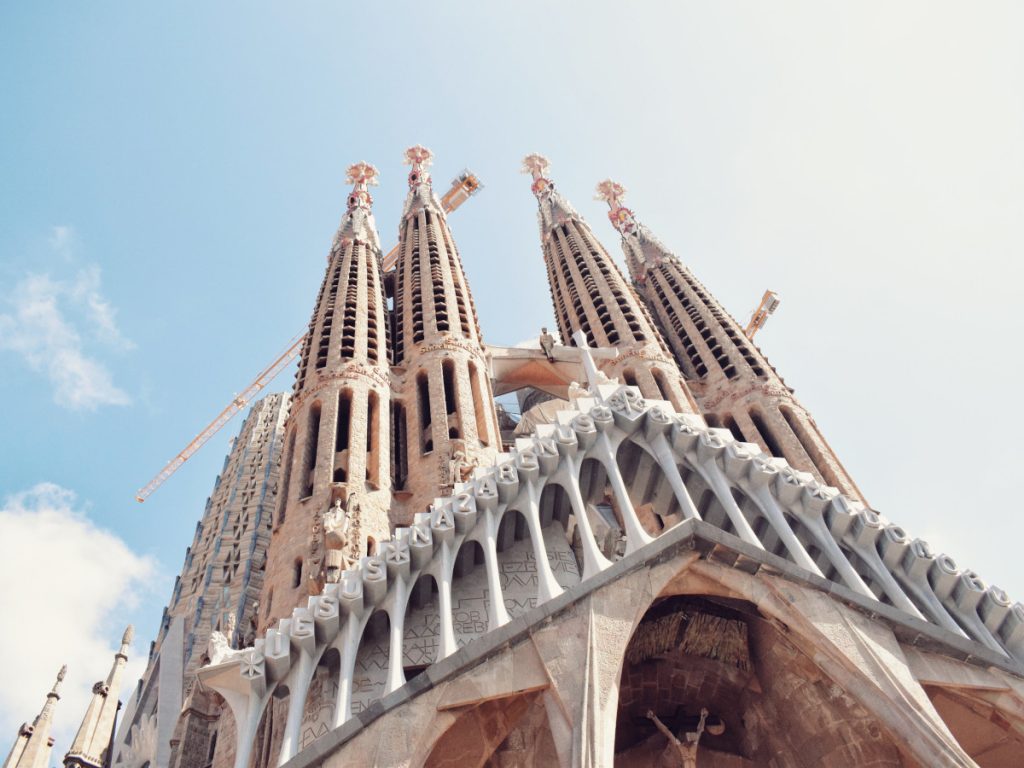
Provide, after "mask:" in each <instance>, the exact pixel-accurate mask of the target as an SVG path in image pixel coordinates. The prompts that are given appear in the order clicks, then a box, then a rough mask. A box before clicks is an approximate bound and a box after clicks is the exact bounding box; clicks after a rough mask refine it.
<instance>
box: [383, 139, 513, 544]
mask: <svg viewBox="0 0 1024 768" xmlns="http://www.w3.org/2000/svg"><path fill="white" fill-rule="evenodd" d="M432 157H433V155H432V154H431V152H430V150H428V149H426V148H424V147H421V146H415V147H411V148H409V149H408V150H406V153H405V159H406V162H407V163H408V164H409V165H411V166H412V170H411V171H410V172H409V194H408V196H407V197H406V200H405V207H404V208H403V210H402V221H401V223H400V225H399V246H398V262H397V265H396V267H395V289H394V291H395V309H394V326H393V329H392V331H393V348H392V361H393V363H394V366H395V367H394V376H395V381H396V391H399V392H401V396H400V397H399V398H398V400H397V401H396V403H395V407H394V431H393V435H392V439H393V446H394V447H393V451H394V468H393V472H394V491H395V501H396V505H395V509H394V512H393V522H395V523H401V524H408V523H409V522H411V520H412V515H413V514H415V513H416V512H423V511H424V510H426V508H427V507H428V506H429V504H430V503H431V502H432V501H433V500H434V498H435V497H437V496H438V495H440V493H441V491H442V490H443V489H445V488H447V489H448V490H450V489H451V486H452V485H453V484H454V483H455V482H458V481H459V480H460V479H461V477H462V476H464V475H466V474H467V473H468V471H469V469H470V468H471V467H472V466H473V465H475V464H480V463H486V462H488V461H489V460H490V459H491V458H493V456H494V455H495V454H496V452H497V450H499V449H500V440H501V438H500V434H499V431H498V419H497V415H496V413H495V410H494V398H493V396H492V394H491V382H490V377H489V375H488V370H489V366H488V364H487V358H486V355H485V352H484V347H483V341H482V339H481V335H480V326H479V323H478V321H477V316H476V308H475V307H474V306H473V296H472V294H471V293H470V290H469V283H468V281H467V280H466V275H465V273H464V272H463V270H462V261H461V260H460V259H459V253H458V251H457V250H456V249H455V241H454V239H453V238H452V235H451V232H450V230H449V229H448V222H447V219H446V218H445V213H444V209H443V208H442V206H441V201H440V200H439V199H438V198H437V195H435V194H434V190H433V186H432V183H431V179H430V174H429V172H428V170H427V169H428V167H429V165H430V161H431V159H432Z"/></svg>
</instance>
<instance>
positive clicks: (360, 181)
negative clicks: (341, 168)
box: [345, 161, 379, 211]
mask: <svg viewBox="0 0 1024 768" xmlns="http://www.w3.org/2000/svg"><path fill="white" fill-rule="evenodd" d="M378 176H379V174H378V172H377V169H376V168H375V167H374V166H372V165H370V164H369V163H367V162H365V161H361V162H358V163H353V164H352V165H350V166H349V167H348V171H347V172H346V174H345V179H346V180H347V181H348V183H349V184H352V185H354V186H353V188H352V192H351V194H349V196H348V209H349V210H350V211H351V210H354V209H355V208H369V207H370V206H372V205H373V197H372V196H371V195H370V193H369V192H368V191H367V189H366V187H367V186H369V185H371V184H372V185H374V186H376V185H377V177H378Z"/></svg>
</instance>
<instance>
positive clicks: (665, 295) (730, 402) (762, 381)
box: [597, 179, 864, 501]
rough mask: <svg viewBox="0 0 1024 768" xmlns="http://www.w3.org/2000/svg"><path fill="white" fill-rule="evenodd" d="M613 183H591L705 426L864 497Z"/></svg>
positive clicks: (767, 368) (789, 393) (786, 391)
mask: <svg viewBox="0 0 1024 768" xmlns="http://www.w3.org/2000/svg"><path fill="white" fill-rule="evenodd" d="M624 192H625V190H624V188H623V187H622V186H621V185H620V184H617V183H615V182H614V181H611V180H610V179H609V180H606V181H603V182H601V183H600V184H598V185H597V195H598V197H599V198H601V199H603V200H605V201H606V202H607V203H608V206H609V208H610V210H609V213H608V218H609V220H610V221H611V223H612V226H614V227H615V228H616V229H617V230H618V231H619V232H620V233H621V235H622V248H623V250H624V251H625V254H626V264H627V265H628V267H629V272H630V275H631V276H632V278H633V282H634V284H635V285H636V287H637V290H638V291H639V293H640V296H641V297H642V298H643V300H644V303H645V304H646V305H647V306H648V307H649V308H650V310H651V312H652V314H653V315H654V317H655V318H656V320H657V322H658V324H659V325H660V326H661V328H662V331H663V332H664V335H665V338H666V339H668V341H669V344H670V345H671V347H672V350H673V352H674V353H675V356H676V360H677V361H678V363H679V366H680V368H682V370H683V372H684V373H685V374H686V376H687V378H688V383H689V386H690V389H691V391H692V392H693V393H694V395H695V396H696V397H697V402H698V404H699V405H700V409H701V412H702V413H703V414H704V418H705V419H706V420H707V422H708V425H709V426H713V427H725V428H727V429H729V430H730V431H731V432H732V433H733V435H735V437H736V439H738V440H742V441H745V442H750V443H756V444H758V445H759V446H761V447H762V448H763V449H764V450H766V451H768V452H769V453H771V454H772V455H773V456H777V457H779V458H784V459H786V461H788V462H789V464H790V465H791V466H793V467H796V468H797V469H800V470H803V471H805V472H810V473H812V474H813V475H814V476H815V478H817V479H818V480H819V481H821V482H824V483H825V484H826V485H830V486H833V487H835V488H838V489H839V490H840V491H842V492H843V493H844V494H846V495H847V496H850V497H851V498H854V499H857V500H859V501H864V499H863V496H862V495H861V493H860V490H859V489H858V488H857V485H856V483H854V482H853V479H852V478H851V477H850V476H849V474H848V473H847V472H846V469H845V468H844V467H843V465H842V463H841V462H840V461H839V459H838V457H837V456H836V455H835V453H834V452H833V451H832V448H831V447H830V446H829V444H828V442H827V441H826V440H825V438H824V437H823V436H822V434H821V432H820V431H819V430H818V426H817V424H815V422H814V419H813V418H812V417H811V415H810V413H808V412H807V410H806V409H805V408H804V407H803V406H802V405H800V403H799V402H798V401H797V399H796V398H795V397H793V390H792V389H790V388H789V387H787V386H786V385H785V384H784V383H783V381H782V379H781V378H780V376H779V375H778V374H777V373H776V372H775V369H774V368H772V366H771V365H770V364H769V363H768V360H767V359H766V358H765V356H764V355H763V354H761V351H760V350H759V349H758V348H757V347H756V346H754V344H753V343H752V342H751V341H750V339H748V338H747V337H746V335H745V334H744V332H743V329H742V327H741V326H740V325H739V323H737V322H736V320H735V319H733V317H732V316H731V315H730V314H729V313H728V312H726V311H725V309H724V308H723V307H722V305H721V304H719V302H718V301H717V299H715V297H714V296H712V295H711V293H710V292H709V291H708V290H707V289H706V288H705V287H704V286H703V285H701V283H700V282H699V281H698V280H697V278H695V277H694V276H693V273H692V272H691V271H690V270H689V269H688V268H687V267H686V266H684V265H683V263H682V262H681V261H680V260H679V259H678V258H676V256H674V255H673V254H672V253H671V252H670V251H669V250H668V248H666V247H665V246H664V245H663V244H662V243H661V242H660V241H659V240H658V239H657V238H656V237H654V235H653V234H651V231H650V230H649V229H648V228H647V227H646V226H644V225H643V224H641V223H640V222H638V221H637V219H636V217H635V216H634V215H633V212H632V211H630V210H629V209H628V208H626V207H625V206H624V205H622V196H623V194H624Z"/></svg>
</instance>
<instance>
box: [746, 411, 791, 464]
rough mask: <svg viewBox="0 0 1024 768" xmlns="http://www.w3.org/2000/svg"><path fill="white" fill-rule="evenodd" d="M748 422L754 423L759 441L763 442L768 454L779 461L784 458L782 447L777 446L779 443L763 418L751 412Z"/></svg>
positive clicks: (755, 412) (759, 413)
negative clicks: (759, 437)
mask: <svg viewBox="0 0 1024 768" xmlns="http://www.w3.org/2000/svg"><path fill="white" fill-rule="evenodd" d="M750 420H751V421H752V422H753V423H754V427H756V428H757V431H758V432H759V433H760V434H761V439H762V440H763V441H764V444H765V447H766V448H767V449H768V453H770V454H771V455H772V456H775V457H776V458H779V459H784V458H786V454H785V453H783V452H782V446H781V445H779V441H778V439H777V437H776V435H775V433H774V432H773V431H772V429H771V428H770V427H769V426H768V423H767V422H766V421H765V420H764V416H762V415H761V412H760V411H751V412H750Z"/></svg>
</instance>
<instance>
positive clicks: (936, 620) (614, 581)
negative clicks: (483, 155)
mask: <svg viewBox="0 0 1024 768" xmlns="http://www.w3.org/2000/svg"><path fill="white" fill-rule="evenodd" d="M431 159H432V158H431V154H430V152H429V151H428V150H426V149H424V148H423V147H419V146H417V147H412V148H410V149H409V150H408V151H407V152H406V160H407V162H408V164H409V165H410V166H411V170H410V174H409V190H408V193H407V198H406V202H405V206H404V208H403V212H402V218H401V222H400V224H399V235H400V237H399V246H398V259H397V263H396V265H395V267H394V269H393V270H389V271H387V272H385V271H384V269H383V266H382V253H381V248H380V244H379V238H378V235H377V231H376V225H375V222H374V219H373V214H372V203H373V200H372V197H371V195H370V192H369V187H370V186H372V185H373V184H374V183H375V181H376V171H375V170H374V169H373V168H372V166H369V165H367V164H365V163H360V164H356V165H354V166H352V168H351V169H350V172H349V179H350V182H351V183H352V185H353V191H352V193H351V195H350V196H349V198H348V206H347V211H346V212H345V214H344V216H343V218H342V222H341V225H340V227H339V230H338V233H337V235H336V237H335V239H334V242H333V244H332V247H331V250H330V253H329V255H328V263H327V268H326V271H325V276H324V281H323V285H322V287H321V290H320V293H319V295H318V297H317V299H316V302H315V305H314V309H313V314H312V319H311V322H310V327H309V333H308V335H307V338H306V342H305V346H304V348H303V352H302V356H301V360H300V364H299V370H298V373H297V377H296V383H295V388H294V391H293V393H292V396H291V398H290V403H289V401H288V399H287V398H285V397H284V396H271V398H268V399H266V400H264V401H262V402H261V403H260V404H258V405H257V406H255V407H254V412H253V413H254V414H262V416H260V418H261V419H263V421H257V422H256V423H258V424H263V425H264V426H263V427H261V429H263V430H264V432H262V433H261V434H263V435H264V438H265V439H263V440H262V442H260V441H257V444H254V447H253V449H252V451H253V452H252V453H251V454H246V455H245V458H238V459H237V462H238V463H239V466H240V467H243V469H242V470H240V471H241V474H239V475H238V479H237V480H233V481H232V484H233V486H237V490H236V491H233V492H232V494H230V498H229V499H225V500H224V504H223V505H219V503H218V502H216V501H214V502H213V506H214V507H215V508H216V512H215V513H211V507H210V506H208V508H207V513H206V515H204V522H203V523H202V524H201V529H200V530H201V531H202V533H200V532H197V539H196V542H195V544H194V546H193V548H192V550H190V553H189V558H191V559H187V560H186V567H185V569H184V570H183V573H182V577H181V579H180V581H179V583H178V584H177V585H176V587H175V595H174V597H173V599H172V601H171V604H170V605H169V607H168V612H167V614H166V615H165V619H164V622H163V623H162V625H161V630H160V637H159V638H158V640H157V643H156V645H155V646H154V651H153V653H152V654H151V659H150V665H149V669H148V670H147V673H146V676H145V677H144V678H143V680H142V681H140V684H139V686H138V687H137V688H136V689H134V690H133V691H131V692H130V693H129V692H126V699H127V704H126V713H125V717H124V718H123V719H122V725H121V728H120V730H119V732H118V734H117V737H116V739H115V740H114V742H113V753H112V755H111V756H112V758H113V759H112V764H113V765H114V766H118V765H120V766H124V768H143V766H160V767H161V768H163V767H164V766H180V767H181V768H198V767H200V766H201V767H204V768H205V766H212V767H213V768H230V767H231V766H234V768H250V766H252V767H254V768H262V767H263V766H288V767H289V768H300V767H301V768H305V767H306V766H309V767H310V768H313V767H314V766H332V767H333V766H339V767H340V766H349V765H360V766H362V765H380V766H459V768H462V767H463V766H467V765H475V766H500V767H505V766H609V767H610V766H633V765H654V766H656V765H663V766H701V768H705V767H719V766H720V767H722V768H726V767H728V768H733V767H735V768H740V767H742V766H772V767H775V766H836V767H839V766H921V767H922V768H924V767H925V766H927V767H929V768H930V767H931V766H976V765H977V766H984V767H986V768H988V767H992V768H1002V767H1004V766H1006V767H1007V768H1008V767H1009V766H1017V765H1022V764H1024V606H1022V605H1021V604H1020V603H1014V602H1013V601H1011V600H1010V599H1009V598H1008V596H1007V595H1006V594H1005V593H1004V592H1003V591H1002V590H1000V589H998V588H997V587H995V586H992V585H990V584H987V583H986V582H985V581H984V580H983V578H982V576H980V575H979V574H978V573H976V572H975V571H973V570H971V569H970V568H969V567H963V566H961V565H960V564H958V563H957V562H956V561H955V560H954V559H953V558H952V557H951V556H949V555H946V554H942V553H936V552H934V551H932V549H931V548H930V547H929V546H928V544H927V543H926V542H924V541H922V540H921V539H917V538H914V537H913V536H912V535H911V534H910V533H908V532H906V531H905V530H903V529H902V528H901V527H900V526H899V525H898V524H897V523H896V522H894V521H890V520H888V519H886V518H884V517H883V516H881V515H880V514H878V513H877V512H875V511H873V510H872V509H871V508H870V507H869V506H868V505H867V503H866V500H865V499H864V497H863V495H862V494H861V493H860V490H859V489H858V487H857V485H856V484H855V482H854V480H853V479H852V478H851V477H850V476H849V474H848V473H847V471H846V470H845V468H844V467H843V465H842V463H841V462H840V460H839V458H838V457H837V456H836V455H835V453H834V452H833V451H832V449H831V447H830V446H829V444H828V442H827V441H826V440H825V438H824V436H823V435H822V434H821V432H820V430H819V429H818V427H817V425H816V424H815V422H814V420H813V418H812V417H811V415H810V414H809V413H808V412H807V410H806V409H805V408H803V406H802V405H800V403H799V402H798V401H797V400H796V398H795V397H794V396H793V391H792V390H791V389H790V388H789V387H788V386H786V384H785V383H784V382H783V380H782V378H781V377H780V376H779V374H778V373H777V372H776V371H775V370H774V368H773V367H772V366H771V365H770V364H769V362H768V361H767V360H766V359H765V357H764V355H762V353H761V352H760V350H759V349H758V348H757V347H756V346H754V345H753V343H752V342H751V341H750V340H749V339H748V338H747V337H746V336H745V335H744V333H743V330H742V328H741V327H740V326H739V325H738V324H737V323H736V321H735V320H734V319H733V318H732V317H731V316H730V315H729V314H728V313H727V312H726V311H725V310H724V308H723V307H722V306H721V305H720V304H719V303H718V302H717V300H716V299H715V298H714V296H713V295H712V294H711V293H710V292H709V291H708V290H707V289H706V288H705V287H704V286H703V285H702V284H701V283H700V282H699V281H698V280H697V278H696V277H695V276H694V275H693V273H692V272H691V271H690V269H689V268H688V267H687V266H686V265H684V263H683V262H682V261H681V260H680V259H679V258H678V257H676V256H675V255H674V254H673V253H672V252H671V251H670V250H669V249H668V248H667V247H666V246H665V245H663V244H662V243H661V242H660V241H659V240H658V239H657V238H656V237H655V236H654V235H653V233H651V232H650V230H649V229H648V228H647V227H646V226H645V225H643V224H642V223H641V221H640V220H639V218H638V217H637V216H636V215H635V214H634V213H633V212H632V211H631V210H629V209H627V208H626V207H625V206H624V205H623V203H622V198H623V189H622V187H621V186H620V185H618V184H616V183H615V182H613V181H610V180H609V181H604V182H602V183H601V184H599V185H598V194H599V196H600V197H601V198H602V199H604V200H606V201H607V202H608V204H609V209H610V212H609V218H610V220H611V223H612V225H613V227H614V228H615V229H616V230H617V232H618V234H619V236H620V237H621V244H622V249H623V252H624V255H625V262H626V265H627V267H628V273H627V274H624V273H623V272H622V271H620V269H619V267H618V266H617V264H616V262H615V261H614V260H613V258H612V257H611V255H610V254H609V253H608V251H607V250H606V249H605V247H604V246H603V245H602V244H601V242H600V241H599V240H598V238H597V236H596V235H595V233H594V231H593V230H592V229H591V228H590V226H589V225H588V224H587V222H585V221H584V220H583V219H582V217H580V216H579V214H578V213H577V212H576V211H575V209H574V208H573V207H572V206H571V204H570V203H569V202H568V200H567V199H566V198H565V197H564V196H563V195H562V193H561V192H560V190H558V189H557V188H556V185H555V183H554V182H553V180H552V179H551V178H550V175H549V165H548V162H547V160H546V159H544V158H543V157H541V156H539V155H530V156H529V157H527V158H526V159H525V161H524V170H525V171H526V172H527V173H529V174H530V176H531V179H532V184H531V188H532V191H533V193H534V195H535V196H536V198H537V202H538V221H539V226H540V253H541V256H542V258H543V261H544V264H545V267H546V270H547V276H548V280H549V286H550V291H551V298H552V303H553V309H554V316H555V322H556V326H557V329H558V332H559V336H560V337H561V341H562V342H563V343H559V340H558V339H556V338H554V336H552V335H550V334H547V333H544V334H542V335H541V338H540V339H539V343H538V348H536V349H503V348H498V347H494V346H490V345H487V344H486V343H485V342H484V340H483V336H482V333H481V328H480V327H479V322H478V320H477V316H476V311H475V308H474V304H473V297H472V293H471V290H470V285H469V282H468V279H467V276H466V273H465V271H464V270H463V266H462V261H461V257H460V255H459V252H458V250H457V248H456V245H455V238H454V236H453V234H452V231H451V229H450V228H449V226H448V221H447V216H446V213H445V210H444V208H443V206H442V204H441V201H440V200H439V198H438V197H437V195H436V194H435V192H434V190H433V186H432V180H431V177H430V171H429V167H430V162H431ZM524 387H529V388H532V389H534V390H537V391H538V392H542V393H545V396H550V397H553V398H555V399H556V401H557V402H558V404H559V405H558V406H554V407H553V406H552V405H551V403H552V401H550V400H548V401H547V402H541V403H540V404H539V405H537V406H536V407H535V408H533V409H531V411H530V414H529V416H530V419H529V424H530V425H531V426H530V429H529V430H523V433H522V434H519V435H517V436H515V437H513V438H511V439H505V440H503V438H502V433H501V431H500V428H499V421H498V417H497V414H496V412H495V407H494V396H495V394H503V393H507V392H511V391H515V390H518V389H522V388H524ZM273 398H277V399H276V400H275V399H273ZM540 399H543V398H538V399H537V400H540ZM285 413H287V421H286V422H285V415H284V414H285ZM252 418H253V416H250V419H252ZM248 424H249V422H247V425H248ZM246 429H249V427H243V435H246V434H247V432H246ZM252 429H256V427H255V426H253V427H252ZM268 430H269V431H268ZM250 431H251V430H250ZM246 440H249V438H246ZM243 442H244V441H243ZM250 442H251V440H250ZM908 447H909V446H908ZM238 450H239V443H236V445H235V448H234V451H238ZM232 455H234V452H233V454H232ZM233 461H236V460H235V459H232V458H231V457H229V459H228V466H229V467H231V466H234V465H233V464H232V462H233ZM250 465H251V466H255V467H262V468H264V470H263V471H264V474H263V475H262V476H261V477H262V480H261V481H260V482H262V485H259V483H257V485H258V486H259V487H260V488H263V489H264V490H263V491H261V492H260V503H259V505H258V506H254V505H253V503H252V501H253V497H252V495H251V493H252V492H254V489H255V487H256V486H251V485H250V482H249V481H250V480H251V477H250V476H249V475H247V474H245V471H244V467H248V466H250ZM221 484H222V485H223V481H222V483H221ZM218 487H219V486H218ZM239 492H241V493H242V494H243V495H244V494H245V493H246V492H249V493H250V496H249V498H248V500H243V499H241V498H238V497H237V494H238V493H239ZM217 498H218V497H217V492H216V491H215V494H214V496H212V497H211V499H214V500H216V499H217ZM231 504H235V505H236V506H235V507H234V508H232V507H231V506H230V505H231ZM213 518H216V519H217V520H227V521H228V525H227V527H226V528H225V527H223V526H221V527H220V528H219V529H218V533H217V534H215V535H213V534H210V535H207V534H206V533H205V532H206V531H207V530H208V525H209V523H207V521H208V520H211V519H213ZM245 520H249V523H248V524H246V523H244V522H243V521H245ZM243 526H246V527H247V528H248V529H249V530H251V531H252V532H253V537H252V538H250V539H249V541H251V543H250V544H249V547H248V550H247V551H246V552H243V553H242V554H240V555H239V556H238V557H237V558H236V557H234V556H233V555H228V556H227V558H226V560H225V556H224V555H223V551H224V547H229V551H231V552H234V551H235V548H234V545H235V544H236V542H238V541H242V540H244V537H240V536H236V535H235V533H234V530H233V528H234V527H239V528H241V527H243ZM256 531H258V532H259V534H258V536H257V535H255V532H256ZM213 539H217V540H218V541H220V542H221V543H220V544H219V545H215V544H214V543H213ZM207 550H209V552H208V551H207ZM197 559H198V560H201V561H202V568H205V567H207V566H209V567H212V568H213V569H214V570H213V571H212V572H211V571H202V569H201V568H200V567H199V566H197V565H196V562H197ZM225 563H226V564H227V566H228V571H227V572H228V573H231V574H232V575H234V571H233V570H232V568H233V567H234V566H235V565H236V564H237V565H238V567H239V568H240V570H241V571H242V572H243V573H244V574H250V575H249V576H248V577H247V580H245V582H244V583H245V587H244V588H242V587H241V586H239V587H238V588H237V589H236V588H234V587H233V588H232V589H236V591H234V592H233V591H231V589H229V590H228V592H227V593H225V592H224V588H225V587H224V584H223V583H222V581H223V579H221V581H218V582H217V584H216V585H214V584H213V581H215V580H216V579H213V578H210V577H209V574H210V573H213V574H214V575H215V576H216V575H220V576H221V577H223V574H224V573H225V571H223V570H219V571H218V570H217V569H218V568H219V569H223V567H224V565H225ZM197 569H198V570H197ZM199 572H202V573H204V574H206V575H205V576H204V579H205V581H204V579H197V578H196V575H197V573H199ZM233 583H237V582H233ZM211 589H220V590H221V591H220V592H219V593H218V594H219V595H220V596H221V597H220V598H219V599H218V600H215V601H213V602H214V603H215V604H216V608H212V607H211V602H210V597H209V596H210V595H211V594H212V593H211V592H210V590H211ZM183 601H184V603H183ZM200 602H201V603H202V605H201V606H200V605H199V603H200ZM182 605H184V607H182ZM175 627H177V629H174V628H175ZM172 630H173V632H172ZM186 638H187V639H186ZM171 667H173V669H174V673H173V675H171V674H170V673H168V672H166V670H167V669H168V668H171ZM161 670H164V671H161ZM165 679H169V680H170V682H166V683H165V682H164V680H165ZM153 681H158V682H159V685H157V683H154V682H153ZM54 690H55V691H56V690H57V687H55V689H54ZM115 693H116V692H115ZM56 695H57V694H56V693H51V695H50V696H49V697H47V704H46V706H47V707H50V708H51V709H52V703H53V701H54V699H53V696H56ZM106 695H107V696H108V697H109V692H108V694H106ZM175 697H177V698H175ZM44 711H47V710H45V708H44ZM41 717H42V715H41ZM26 728H28V726H26ZM19 738H21V737H19ZM26 743H27V742H26ZM27 753H28V750H27V749H26V747H25V745H24V744H23V745H22V747H21V752H20V753H19V754H27ZM12 755H13V753H12ZM22 764H24V765H29V764H30V763H27V762H25V763H20V762H18V760H17V759H15V760H14V761H13V762H11V760H10V759H9V761H8V763H6V764H5V768H7V765H10V766H11V768H14V766H20V765H22Z"/></svg>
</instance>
